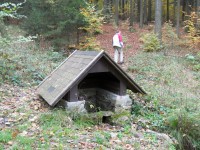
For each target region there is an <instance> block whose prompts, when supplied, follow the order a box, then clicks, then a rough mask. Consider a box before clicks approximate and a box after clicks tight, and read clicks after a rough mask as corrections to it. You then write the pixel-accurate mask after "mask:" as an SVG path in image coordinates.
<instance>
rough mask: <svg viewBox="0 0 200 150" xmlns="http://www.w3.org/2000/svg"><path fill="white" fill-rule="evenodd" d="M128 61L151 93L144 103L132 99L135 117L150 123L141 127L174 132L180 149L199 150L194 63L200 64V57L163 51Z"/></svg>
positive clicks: (132, 70)
mask: <svg viewBox="0 0 200 150" xmlns="http://www.w3.org/2000/svg"><path fill="white" fill-rule="evenodd" d="M129 62H130V64H131V66H129V69H128V70H129V71H131V72H132V73H134V74H135V78H134V79H135V81H136V82H137V83H138V84H139V85H142V86H143V88H144V90H145V91H146V92H147V93H148V95H147V96H145V97H144V98H142V100H141V99H139V100H138V98H137V97H134V98H133V99H134V104H135V106H133V110H135V112H134V111H133V112H132V113H133V115H135V116H136V117H137V115H139V116H140V117H141V116H142V118H144V120H148V122H145V123H143V124H142V126H143V125H144V127H146V128H150V129H153V130H159V131H162V132H163V131H165V132H166V131H169V132H171V133H172V134H173V136H174V137H175V138H176V140H177V141H178V145H177V148H179V149H181V148H182V149H183V148H184V149H194V147H195V149H199V141H200V140H199V133H200V131H199V129H200V128H199V127H200V125H199V119H198V118H199V105H200V103H199V96H200V95H199V94H200V93H199V82H198V81H199V80H198V79H197V78H196V76H199V75H200V74H199V73H200V72H199V71H195V72H194V71H192V70H194V69H193V67H194V64H195V65H197V64H199V55H198V54H197V55H194V54H193V55H191V54H188V55H186V57H174V56H173V57H171V56H167V57H166V56H165V55H164V54H163V53H162V52H156V53H140V54H138V55H137V56H136V57H133V58H131V59H130V60H129ZM185 62H187V63H185ZM188 64H189V65H188ZM191 66H192V67H191ZM190 69H191V70H190ZM136 102H137V103H136ZM180 108H181V109H180ZM177 109H180V111H176V110H177ZM135 120H136V119H135ZM136 122H137V121H136ZM138 123H140V122H138ZM187 146H191V147H190V148H188V147H187Z"/></svg>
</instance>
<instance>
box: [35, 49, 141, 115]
mask: <svg viewBox="0 0 200 150" xmlns="http://www.w3.org/2000/svg"><path fill="white" fill-rule="evenodd" d="M127 89H130V90H131V91H132V92H135V93H141V94H145V92H144V91H143V90H142V88H141V87H139V86H138V85H137V84H136V83H135V82H134V81H133V80H132V79H131V77H129V76H128V75H127V74H126V73H125V72H124V71H123V70H122V69H121V68H120V66H118V65H117V64H116V63H115V62H114V61H113V60H112V59H111V58H110V57H109V56H108V55H107V54H106V53H105V52H104V51H78V50H76V51H74V52H73V53H72V54H71V55H70V56H69V57H68V58H67V59H66V60H64V61H63V62H62V63H61V64H60V65H59V66H58V67H57V68H56V69H55V70H54V71H53V72H52V73H51V74H50V75H49V76H48V77H47V78H45V79H44V81H43V82H42V83H41V84H40V85H39V87H38V93H39V95H40V96H41V97H42V98H43V99H44V100H45V101H46V102H47V103H48V104H49V105H51V106H55V105H56V104H58V103H59V104H64V106H65V107H66V108H69V109H74V108H76V109H77V110H78V111H81V112H82V111H87V112H91V111H94V110H93V109H95V108H97V107H98V108H100V110H112V111H117V108H120V107H123V108H125V107H130V106H131V103H132V100H131V99H130V98H129V95H127V92H126V91H127ZM91 106H94V107H91Z"/></svg>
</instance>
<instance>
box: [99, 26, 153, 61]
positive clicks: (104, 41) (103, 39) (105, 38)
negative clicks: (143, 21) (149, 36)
mask: <svg viewBox="0 0 200 150" xmlns="http://www.w3.org/2000/svg"><path fill="white" fill-rule="evenodd" d="M129 28H130V27H129V26H128V25H127V23H121V24H120V26H119V28H116V27H115V26H114V25H113V24H104V25H103V27H102V31H103V33H102V34H99V35H98V36H97V38H96V39H97V41H98V42H99V44H100V47H101V48H102V49H103V50H105V51H106V52H107V53H108V54H109V55H110V56H111V58H113V57H114V50H113V47H112V38H113V35H114V34H115V33H116V31H117V30H120V31H121V32H122V37H123V42H124V49H123V52H124V60H125V62H127V61H126V60H127V59H128V58H129V57H131V56H133V55H135V54H136V53H137V52H138V51H139V50H140V45H141V41H140V37H141V33H142V34H144V33H145V32H148V31H149V30H151V26H148V28H143V29H140V28H139V27H138V24H134V26H133V27H132V29H129ZM130 30H132V32H130Z"/></svg>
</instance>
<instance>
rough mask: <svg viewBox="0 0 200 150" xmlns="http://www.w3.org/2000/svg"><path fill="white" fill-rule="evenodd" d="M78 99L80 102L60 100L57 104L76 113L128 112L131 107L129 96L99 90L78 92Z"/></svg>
mask: <svg viewBox="0 0 200 150" xmlns="http://www.w3.org/2000/svg"><path fill="white" fill-rule="evenodd" d="M79 99H82V100H80V101H76V102H68V101H65V100H61V101H60V103H59V104H61V105H62V106H64V107H65V108H66V109H68V110H75V111H77V112H97V111H113V112H120V111H122V110H130V109H131V105H132V100H131V99H130V97H129V95H124V96H120V95H117V94H115V93H112V92H110V91H107V90H104V89H100V88H90V89H81V90H79Z"/></svg>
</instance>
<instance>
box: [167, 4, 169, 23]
mask: <svg viewBox="0 0 200 150" xmlns="http://www.w3.org/2000/svg"><path fill="white" fill-rule="evenodd" d="M167 21H169V0H167Z"/></svg>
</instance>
